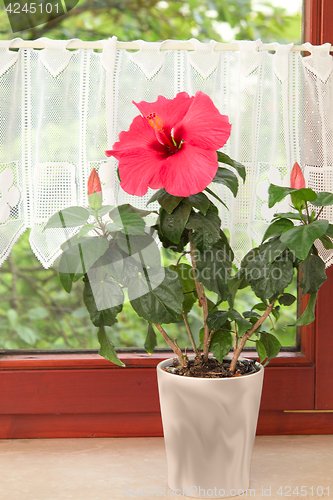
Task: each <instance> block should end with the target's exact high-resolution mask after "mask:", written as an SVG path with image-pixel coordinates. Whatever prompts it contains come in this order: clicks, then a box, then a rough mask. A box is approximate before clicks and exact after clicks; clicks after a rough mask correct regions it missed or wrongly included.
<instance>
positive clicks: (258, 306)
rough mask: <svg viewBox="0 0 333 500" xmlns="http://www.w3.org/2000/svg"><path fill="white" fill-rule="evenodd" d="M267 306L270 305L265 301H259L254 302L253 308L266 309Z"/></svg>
mask: <svg viewBox="0 0 333 500" xmlns="http://www.w3.org/2000/svg"><path fill="white" fill-rule="evenodd" d="M267 307H268V306H267V305H266V304H264V303H263V302H258V303H257V304H254V306H253V307H252V309H257V311H266V309H267Z"/></svg>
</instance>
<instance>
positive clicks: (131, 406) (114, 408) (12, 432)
mask: <svg viewBox="0 0 333 500" xmlns="http://www.w3.org/2000/svg"><path fill="white" fill-rule="evenodd" d="M332 21H333V3H331V0H304V15H303V22H304V27H303V32H304V40H305V41H309V42H310V43H312V44H314V45H316V44H321V43H326V42H331V43H333V22H332ZM327 276H328V279H327V282H326V283H325V284H324V285H323V286H322V288H321V290H320V292H319V295H318V301H317V308H316V321H315V322H314V323H313V324H311V325H309V326H307V327H303V328H302V331H301V352H285V351H284V352H281V353H280V354H279V355H278V356H277V357H276V358H275V359H274V360H272V361H271V362H270V364H269V366H268V367H267V368H266V369H265V378H264V387H263V395H262V402H261V407H260V413H259V421H258V428H257V434H266V435H273V434H326V433H331V432H332V429H333V384H332V383H329V382H332V377H331V372H330V367H331V365H332V363H331V361H330V355H331V353H333V335H332V334H331V333H330V332H331V331H332V330H333V315H332V316H330V315H329V314H327V311H329V310H330V299H329V298H330V297H332V296H333V267H332V268H329V269H328V270H327ZM305 301H306V299H304V300H303V308H304V307H305ZM172 356H173V353H161V352H158V353H154V354H153V355H148V354H146V353H137V354H135V353H122V354H121V355H120V356H119V357H120V358H121V359H122V360H123V361H124V363H125V364H126V368H122V367H118V366H115V365H111V364H110V363H109V362H108V361H106V360H105V359H103V358H101V357H100V356H99V355H98V354H95V353H94V354H91V353H90V354H89V353H71V354H68V353H64V354H54V353H50V354H36V353H35V354H34V353H29V354H19V355H18V354H7V353H6V354H2V355H0V395H1V397H0V400H1V405H0V438H52V437H121V436H138V437H139V436H162V435H163V431H162V422H161V416H160V409H159V402H158V389H157V379H156V365H157V364H158V362H160V361H161V360H163V359H165V358H167V357H172ZM247 357H256V353H255V352H249V353H247Z"/></svg>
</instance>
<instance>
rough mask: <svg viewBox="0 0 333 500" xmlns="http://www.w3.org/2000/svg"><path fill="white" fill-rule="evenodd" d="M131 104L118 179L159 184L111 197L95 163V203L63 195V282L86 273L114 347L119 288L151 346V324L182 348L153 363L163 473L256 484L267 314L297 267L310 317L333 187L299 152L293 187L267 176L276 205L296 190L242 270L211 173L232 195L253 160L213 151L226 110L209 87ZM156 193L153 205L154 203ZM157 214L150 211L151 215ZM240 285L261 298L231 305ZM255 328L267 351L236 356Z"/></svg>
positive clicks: (211, 488)
mask: <svg viewBox="0 0 333 500" xmlns="http://www.w3.org/2000/svg"><path fill="white" fill-rule="evenodd" d="M134 104H135V105H136V106H137V108H138V110H139V111H140V113H141V114H140V115H138V116H136V117H135V118H134V120H133V122H132V124H131V126H130V128H129V130H128V131H123V132H121V133H120V135H119V141H118V142H116V143H115V144H114V146H113V149H112V150H110V151H106V155H107V156H114V157H115V158H116V159H117V160H118V161H119V163H118V172H119V179H120V186H121V187H122V188H123V189H124V190H125V191H126V192H127V193H129V194H131V195H137V196H143V195H144V194H146V193H147V189H148V187H150V188H152V189H155V190H156V192H155V194H154V195H153V196H152V198H151V199H150V201H149V202H148V204H147V210H140V209H137V208H135V207H133V206H131V205H129V204H124V205H120V206H117V207H113V206H105V205H103V203H102V198H103V195H102V186H101V183H100V180H99V177H98V173H97V172H96V170H94V169H93V170H92V172H91V175H90V178H89V181H88V203H89V206H88V207H69V208H65V209H63V210H61V211H59V212H57V213H56V214H54V215H53V216H52V217H51V218H50V220H49V221H48V223H47V224H46V229H47V228H54V227H63V228H67V227H80V230H79V231H78V232H77V234H76V235H75V236H73V237H72V238H70V239H69V240H67V241H66V242H65V243H64V244H63V245H62V250H63V252H62V255H61V258H60V261H59V267H58V269H59V277H60V280H61V283H62V285H63V287H64V288H65V290H66V291H67V292H70V290H71V287H72V283H73V282H75V281H77V280H79V279H83V281H84V302H85V305H86V307H87V309H88V311H89V314H90V318H91V320H92V322H93V324H94V325H95V326H97V327H98V340H99V342H100V345H101V349H100V351H99V352H100V354H101V355H102V356H104V357H105V358H106V359H108V360H110V361H111V362H113V363H115V364H118V365H123V363H122V362H121V361H120V360H119V359H118V357H117V354H116V352H115V350H114V347H113V344H112V340H111V339H109V337H108V336H107V335H106V331H105V326H112V325H114V324H115V323H116V321H117V314H118V313H119V312H120V311H121V310H122V304H123V302H124V300H125V294H127V297H128V300H129V301H130V303H131V306H132V307H133V309H134V311H135V312H136V313H137V314H138V315H139V316H140V317H142V318H144V319H145V320H146V321H147V338H146V342H145V347H146V349H147V351H148V352H152V351H153V349H154V347H155V346H156V331H155V330H157V331H158V332H159V333H160V334H161V335H162V337H163V338H164V339H165V341H166V342H167V344H168V345H169V346H170V347H171V349H172V350H173V351H174V353H175V359H174V360H166V361H164V362H162V363H160V364H159V365H158V367H157V374H158V382H159V391H160V403H161V410H162V419H163V427H164V436H165V444H166V451H167V458H168V483H169V486H170V487H171V488H172V489H174V490H177V491H178V490H181V492H182V494H185V495H189V496H193V497H205V496H210V497H216V498H218V497H223V496H234V495H236V494H242V493H240V492H241V491H244V490H246V489H247V488H248V486H249V467H250V460H251V453H252V447H253V442H254V436H255V430H256V425H257V417H258V410H259V404H260V397H261V389H262V381H263V372H264V370H263V365H264V364H267V363H268V362H269V360H270V359H272V358H273V357H274V356H276V355H277V354H278V352H279V350H280V347H281V345H280V342H279V341H278V339H277V338H276V336H275V335H274V333H273V331H272V330H271V331H268V332H267V331H266V330H265V329H264V322H265V320H266V319H267V318H268V317H272V318H273V320H274V318H276V317H277V316H278V313H279V309H280V307H281V306H290V305H291V304H292V303H293V302H294V301H295V300H296V298H295V297H294V296H293V295H292V294H290V293H286V292H285V289H286V287H287V286H288V285H289V284H290V283H291V281H292V279H293V276H294V273H295V271H297V270H298V269H301V275H302V277H301V281H300V289H301V292H302V294H305V295H309V301H308V305H307V308H306V310H305V311H304V312H303V314H302V315H301V316H300V317H299V318H298V319H297V321H296V323H295V324H296V325H305V324H309V323H311V322H312V321H313V320H314V309H315V303H316V296H317V292H318V290H319V288H320V286H321V285H322V284H323V283H324V281H325V280H326V274H325V264H324V262H323V261H322V259H321V258H320V256H319V255H318V249H317V246H316V245H317V242H318V240H319V241H320V242H321V244H322V245H323V246H324V247H325V248H333V245H332V242H331V239H330V238H331V237H333V226H332V225H331V224H329V222H328V221H327V220H323V219H321V218H320V216H321V214H322V210H323V207H325V206H327V205H331V204H333V194H331V193H315V192H314V191H313V190H312V189H308V188H306V186H305V181H304V177H303V174H302V171H301V168H300V167H299V165H298V164H297V163H296V164H295V165H294V167H293V170H292V174H291V184H290V186H291V187H282V186H275V185H270V187H269V207H270V208H271V207H273V206H274V205H275V204H276V203H278V202H280V201H282V200H283V199H284V198H286V197H287V196H289V195H290V202H291V209H290V211H289V212H285V213H276V214H275V215H274V217H273V220H272V221H271V222H270V224H269V225H268V227H267V230H266V232H265V234H264V237H263V241H262V243H261V245H259V246H258V247H256V248H253V249H252V250H250V251H249V252H248V253H247V254H246V255H245V256H244V258H243V260H242V261H241V265H240V267H239V268H238V269H237V270H236V269H235V266H234V254H233V251H232V248H231V247H230V245H229V241H228V238H227V236H226V234H225V233H224V231H223V229H222V228H221V219H220V217H219V214H218V208H217V206H216V204H217V203H219V205H220V206H222V205H224V202H223V201H222V200H221V199H220V198H219V197H218V195H217V194H216V193H215V192H214V190H213V186H211V183H218V184H222V185H224V186H226V187H227V188H229V189H230V190H231V192H232V194H233V195H234V196H236V194H237V190H238V183H239V181H240V182H243V181H245V167H244V166H243V165H241V164H240V163H238V162H237V161H235V160H233V159H231V158H230V157H229V156H227V155H226V154H225V153H222V152H221V151H219V149H220V148H222V147H223V146H224V144H225V143H226V141H227V140H228V138H229V136H230V133H231V125H230V123H229V120H228V117H226V116H224V115H221V114H220V112H219V111H218V109H217V108H216V107H215V106H214V104H213V102H212V101H211V99H210V98H209V97H208V96H207V95H206V94H204V93H202V92H197V93H196V94H195V96H193V97H190V96H189V95H188V94H187V93H185V92H182V93H179V94H177V96H176V97H175V98H174V99H166V98H165V97H162V96H159V97H158V99H157V100H156V101H155V102H153V103H148V102H140V103H134ZM153 201H156V202H158V204H159V207H160V208H159V210H158V212H155V211H153V210H150V209H149V206H150V203H151V202H153ZM152 215H153V216H155V218H156V220H155V221H154V223H153V225H150V226H147V225H146V218H147V216H150V217H151V216H152ZM161 246H163V247H164V248H167V249H169V250H170V252H172V253H173V254H174V257H175V258H174V263H172V264H171V265H170V264H169V265H163V264H161V257H160V248H161ZM245 287H249V288H251V289H252V291H253V292H254V294H255V295H256V297H257V299H258V302H257V303H256V304H255V306H254V307H253V308H252V309H251V310H243V309H242V310H237V309H236V308H235V298H236V295H237V293H238V292H239V290H242V289H244V288H245ZM195 303H197V304H199V306H200V307H201V310H202V329H201V331H200V336H199V341H198V340H195V338H194V335H193V333H192V331H191V328H190V324H189V321H188V314H189V313H190V311H191V309H192V307H193V306H194V304H195ZM178 322H183V324H184V329H185V330H186V331H187V333H188V337H189V347H190V348H191V354H189V353H188V352H187V351H186V349H185V350H182V349H181V348H180V347H179V345H178V344H177V341H176V339H172V338H171V337H170V336H169V335H168V333H167V325H168V324H170V323H178ZM247 341H251V342H252V344H253V345H254V346H255V347H256V349H257V352H258V358H259V362H257V361H256V360H246V359H243V358H241V357H240V355H241V352H242V350H243V348H244V345H245V343H246V342H247ZM231 350H233V354H232V356H231V357H230V358H229V357H226V356H227V355H228V354H229V352H230V351H231Z"/></svg>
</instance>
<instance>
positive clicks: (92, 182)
mask: <svg viewBox="0 0 333 500" xmlns="http://www.w3.org/2000/svg"><path fill="white" fill-rule="evenodd" d="M101 191H102V186H101V182H100V180H99V177H98V173H97V172H96V170H95V169H94V168H93V169H92V171H91V174H90V176H89V179H88V194H89V195H90V196H91V195H92V194H93V193H94V192H96V193H97V194H100V193H101Z"/></svg>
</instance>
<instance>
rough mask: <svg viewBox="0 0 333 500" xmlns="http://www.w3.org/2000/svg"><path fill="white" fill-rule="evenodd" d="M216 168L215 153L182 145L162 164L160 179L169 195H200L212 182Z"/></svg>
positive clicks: (186, 144) (189, 145)
mask: <svg viewBox="0 0 333 500" xmlns="http://www.w3.org/2000/svg"><path fill="white" fill-rule="evenodd" d="M217 167H218V163H217V154H216V151H210V150H206V149H201V148H197V147H196V146H192V145H191V144H188V143H184V144H183V145H182V147H181V149H180V150H179V151H178V152H177V153H175V154H174V155H172V156H169V157H168V158H167V159H166V160H165V161H164V162H163V165H162V167H161V170H160V177H161V181H162V183H163V187H164V188H165V190H166V191H167V192H168V193H169V194H172V195H173V196H190V195H191V194H197V193H200V192H201V191H203V190H204V189H205V188H206V187H207V186H208V184H210V183H211V182H212V180H213V179H214V177H215V174H216V171H217Z"/></svg>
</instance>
